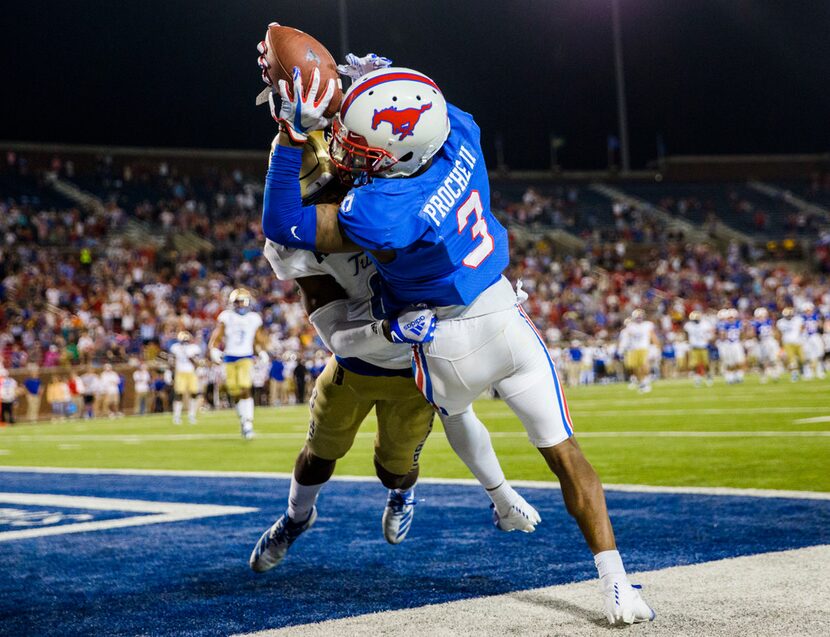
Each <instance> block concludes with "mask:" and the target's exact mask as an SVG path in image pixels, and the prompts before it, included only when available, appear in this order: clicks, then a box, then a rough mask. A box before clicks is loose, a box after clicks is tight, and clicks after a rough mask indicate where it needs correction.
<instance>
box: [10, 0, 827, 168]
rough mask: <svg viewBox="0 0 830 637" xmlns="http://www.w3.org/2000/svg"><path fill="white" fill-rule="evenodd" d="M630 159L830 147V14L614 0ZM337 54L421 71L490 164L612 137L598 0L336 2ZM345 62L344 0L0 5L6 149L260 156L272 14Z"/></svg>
mask: <svg viewBox="0 0 830 637" xmlns="http://www.w3.org/2000/svg"><path fill="white" fill-rule="evenodd" d="M620 6H621V11H622V28H623V43H624V55H625V68H626V76H625V78H626V84H627V96H628V111H629V127H630V136H631V155H632V164H633V167H635V168H637V167H644V166H645V164H646V162H647V161H649V160H651V159H653V158H654V157H655V156H656V154H657V145H656V138H657V135H658V134H659V135H661V136H662V138H663V140H664V142H665V148H666V151H667V152H668V153H669V154H704V153H762V152H769V153H793V152H827V151H828V150H830V2H827V0H800V1H796V0H779V1H772V0H766V1H765V0H620ZM348 14H349V30H348V37H349V48H350V49H351V50H353V51H355V52H357V53H361V54H362V53H365V52H367V51H374V52H377V53H379V54H383V55H387V56H388V57H391V58H392V59H393V60H394V61H395V63H396V64H398V65H401V66H410V67H412V68H416V69H418V70H420V71H423V72H425V73H427V74H428V75H431V76H432V77H433V79H435V80H436V82H437V83H438V84H439V86H441V87H442V89H443V91H444V93H445V95H446V96H447V98H448V100H449V101H451V102H454V103H455V104H457V105H458V106H460V107H461V108H464V109H465V110H468V111H470V112H472V113H473V114H474V115H475V117H476V120H477V121H478V123H479V124H480V126H481V128H482V138H483V143H484V149H485V152H486V153H487V155H488V161H489V162H490V163H491V164H493V165H494V164H495V157H494V153H493V140H494V138H495V137H496V135H497V134H501V135H502V137H503V139H504V146H505V154H506V159H507V163H508V165H509V166H511V167H513V168H546V167H547V166H548V157H549V137H550V135H551V133H555V134H557V135H560V136H562V137H564V138H565V140H566V145H565V147H564V148H563V149H562V150H561V153H560V157H561V163H562V164H563V166H564V167H565V168H570V169H573V168H601V167H603V166H604V165H605V163H606V140H607V136H608V134H609V133H615V132H616V102H615V93H614V67H613V43H612V29H611V10H610V0H536V1H529V0H524V1H522V0H502V1H493V0H455V1H451V0H445V1H437V0H432V1H424V0H348ZM272 20H277V21H279V22H281V23H282V24H287V25H290V26H296V27H298V28H301V29H303V30H305V31H308V32H309V33H311V34H312V35H314V36H315V37H317V38H318V39H319V40H321V41H322V42H323V43H324V44H325V45H327V46H328V47H329V49H330V50H331V51H332V53H334V55H335V57H336V58H338V59H339V58H340V57H341V53H342V52H341V51H340V38H339V31H338V13H337V0H306V1H304V2H296V1H292V2H278V1H268V2H266V1H264V0H239V1H232V0H225V1H220V0H201V1H199V2H196V1H194V0H165V1H160V0H142V1H139V2H124V1H120V0H118V1H113V0H109V1H92V0H75V1H71V2H70V1H66V0H61V1H47V0H30V1H29V2H25V3H24V2H20V1H18V2H15V3H13V4H11V3H9V4H8V5H7V6H6V7H4V10H3V23H4V29H3V38H0V60H2V64H1V65H0V69H2V85H0V86H2V91H0V103H2V113H0V115H2V116H1V117H0V139H7V140H21V141H43V142H70V143H88V144H89V143H94V144H124V145H142V146H174V147H182V146H185V147H191V146H200V147H211V148H263V149H264V148H265V147H267V146H268V143H269V141H270V139H271V136H272V134H273V128H274V125H273V122H272V121H271V119H270V117H269V116H268V113H267V109H266V108H262V109H257V108H255V107H254V97H255V96H256V94H257V93H258V92H259V90H260V88H261V82H260V80H259V73H258V69H257V67H256V49H255V46H256V43H257V42H258V41H259V40H260V39H261V38H262V36H263V34H264V31H265V27H266V25H267V23H268V22H270V21H272Z"/></svg>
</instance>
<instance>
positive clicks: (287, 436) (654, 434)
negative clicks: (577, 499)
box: [15, 429, 830, 450]
mask: <svg viewBox="0 0 830 637" xmlns="http://www.w3.org/2000/svg"><path fill="white" fill-rule="evenodd" d="M431 435H432V436H440V437H446V434H444V432H443V431H436V432H433V433H432V434H431ZM576 436H577V438H780V437H790V436H793V437H800V438H825V437H830V431H828V430H823V431H804V430H803V429H795V430H780V431H752V430H748V431H676V430H674V431H648V430H643V431H578V432H577V434H576ZM305 437H306V433H305V432H283V433H260V434H257V438H259V439H260V440H304V439H305ZM355 437H356V438H374V437H375V432H374V431H359V432H357V434H356V436H355ZM490 437H491V438H527V433H525V432H524V431H491V432H490ZM15 440H19V441H21V442H63V441H67V440H74V441H79V442H121V443H124V444H128V445H135V444H141V443H142V442H188V441H193V440H239V434H236V433H233V434H230V433H229V434H147V435H140V434H136V435H130V436H119V435H116V434H113V435H94V434H93V435H79V436H50V435H45V436H28V435H24V436H18V437H16V438H15ZM79 447H80V445H76V444H61V445H59V446H58V448H59V449H63V450H74V449H78V448H79Z"/></svg>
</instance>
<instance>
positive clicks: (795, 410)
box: [0, 378, 830, 491]
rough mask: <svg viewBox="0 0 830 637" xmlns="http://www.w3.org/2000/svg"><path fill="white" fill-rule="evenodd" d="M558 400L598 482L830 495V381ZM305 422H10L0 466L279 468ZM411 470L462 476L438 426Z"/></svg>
mask: <svg viewBox="0 0 830 637" xmlns="http://www.w3.org/2000/svg"><path fill="white" fill-rule="evenodd" d="M567 395H568V402H569V405H570V411H571V415H572V417H573V419H574V424H575V427H576V432H577V439H578V440H579V441H580V444H581V445H582V447H583V449H584V450H585V452H586V454H587V455H588V458H589V459H590V460H591V462H592V463H593V464H594V466H595V467H596V469H597V470H598V472H599V474H600V476H601V477H602V479H603V481H605V482H608V483H639V484H652V485H684V486H688V485H696V486H730V487H755V488H768V489H798V490H811V491H830V381H818V380H816V381H811V382H799V383H790V382H787V381H781V382H780V383H777V384H769V385H759V384H758V382H757V380H756V379H754V378H750V379H748V380H747V382H746V383H745V384H744V385H739V386H727V385H725V384H723V382H722V381H720V382H718V383H717V384H716V385H715V386H714V387H712V388H695V387H693V386H692V384H691V383H690V382H688V381H673V382H663V383H657V384H656V385H655V387H654V391H653V392H652V393H651V394H648V395H645V396H642V395H640V394H638V393H636V392H634V391H631V390H629V389H627V388H626V387H625V386H621V385H612V386H591V387H580V388H574V389H570V390H569V391H568V392H567ZM476 410H477V412H478V413H479V416H480V417H481V419H482V420H483V421H484V423H485V424H486V425H487V426H488V428H489V429H490V431H491V432H492V434H493V443H494V446H495V448H496V451H497V453H498V454H499V457H500V459H501V461H502V464H503V466H504V469H505V472H506V473H507V475H508V477H509V478H511V479H514V480H518V479H526V480H548V479H550V473H549V472H548V470H547V468H546V466H545V465H544V463H543V461H542V459H541V457H540V456H539V454H538V453H537V452H536V451H535V450H534V449H533V448H532V447H531V446H530V444H529V443H528V442H527V439H526V437H525V435H524V431H523V429H522V427H521V424H520V423H519V422H518V420H517V419H516V418H515V417H514V416H513V415H512V413H510V412H509V410H508V409H507V408H506V407H505V405H504V403H502V402H500V401H493V400H481V401H479V402H478V403H476ZM307 421H308V416H307V409H306V408H305V407H284V408H277V409H258V410H257V413H256V430H257V434H258V437H257V439H255V440H253V441H249V442H246V441H244V440H242V439H241V438H239V436H238V425H237V423H236V417H235V415H234V414H233V412H230V411H226V412H217V413H205V414H201V415H200V418H199V424H198V425H195V426H190V425H182V426H178V427H176V426H174V425H173V424H172V423H171V420H170V416H169V415H167V414H165V415H155V416H147V417H143V418H136V417H130V418H123V419H118V420H107V419H101V420H94V421H68V422H63V423H41V424H37V425H20V426H15V427H6V428H0V464H2V465H18V466H35V465H37V466H58V467H97V468H142V469H202V470H224V471H275V472H287V471H290V469H291V466H292V464H293V461H294V458H295V456H296V454H297V451H298V450H299V448H300V446H301V445H302V442H303V438H304V433H305V428H306V423H307ZM374 430H375V422H374V419H373V418H370V419H367V421H366V423H365V424H364V426H363V428H362V430H361V433H360V434H359V436H358V439H357V440H356V442H355V445H354V448H353V449H352V452H351V453H350V454H349V455H348V456H346V457H345V458H344V459H343V460H341V461H340V463H339V465H338V470H337V472H338V473H339V474H340V475H347V474H348V475H371V474H373V471H374V470H373V466H372V444H373V434H372V432H373V431H374ZM421 467H422V470H421V475H423V476H430V477H437V478H458V477H465V478H466V477H470V474H469V472H468V471H467V469H466V468H465V467H464V466H463V465H462V464H461V462H460V461H459V460H458V459H457V458H456V457H455V455H454V454H453V452H452V450H451V449H450V447H449V445H448V444H447V441H446V439H445V438H444V435H443V432H442V431H441V429H440V424H437V425H436V430H435V432H434V433H433V435H432V436H431V438H430V439H429V441H428V442H427V444H426V447H425V449H424V452H423V455H422V456H421Z"/></svg>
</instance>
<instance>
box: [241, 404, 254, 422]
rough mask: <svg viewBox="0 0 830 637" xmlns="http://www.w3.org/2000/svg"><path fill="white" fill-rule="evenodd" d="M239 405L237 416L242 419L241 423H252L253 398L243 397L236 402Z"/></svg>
mask: <svg viewBox="0 0 830 637" xmlns="http://www.w3.org/2000/svg"><path fill="white" fill-rule="evenodd" d="M238 407H239V418H240V419H241V420H242V423H243V424H244V423H249V424H251V425H253V424H254V399H253V398H243V399H242V400H240V401H239V403H238Z"/></svg>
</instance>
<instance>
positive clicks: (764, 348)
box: [752, 307, 781, 383]
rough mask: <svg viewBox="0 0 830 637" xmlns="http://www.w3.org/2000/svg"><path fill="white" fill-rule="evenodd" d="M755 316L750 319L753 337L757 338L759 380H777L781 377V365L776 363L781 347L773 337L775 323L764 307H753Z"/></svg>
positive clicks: (764, 381) (763, 381)
mask: <svg viewBox="0 0 830 637" xmlns="http://www.w3.org/2000/svg"><path fill="white" fill-rule="evenodd" d="M753 316H754V317H755V318H754V319H753V321H752V328H753V329H754V330H755V338H757V339H758V364H759V365H760V366H761V382H762V383H766V382H767V381H769V379H770V378H771V379H772V380H774V381H776V382H778V379H779V378H781V366H780V365H779V364H778V357H779V356H780V355H781V348H780V347H779V346H778V341H777V340H776V338H775V325H774V324H773V322H772V319H771V318H770V315H769V310H767V308H765V307H759V308H755V312H754V313H753Z"/></svg>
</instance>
